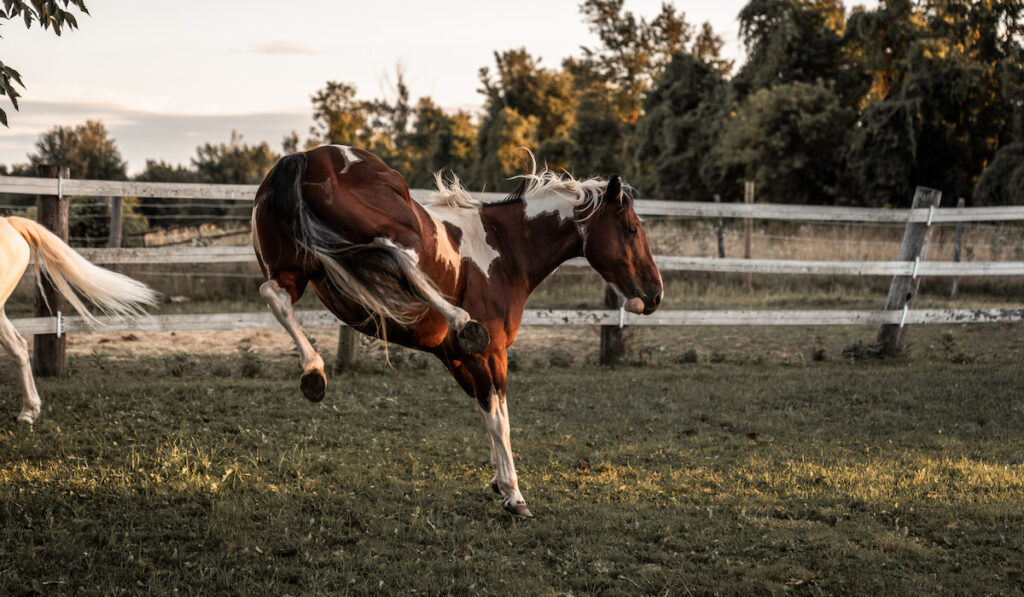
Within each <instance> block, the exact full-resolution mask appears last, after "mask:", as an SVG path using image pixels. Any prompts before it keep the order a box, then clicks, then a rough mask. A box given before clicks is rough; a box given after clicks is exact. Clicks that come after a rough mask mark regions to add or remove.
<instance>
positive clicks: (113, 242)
mask: <svg viewBox="0 0 1024 597" xmlns="http://www.w3.org/2000/svg"><path fill="white" fill-rule="evenodd" d="M107 201H108V202H109V203H110V236H109V237H108V238H107V246H108V247H110V248H112V249H119V248H121V229H122V227H123V225H122V222H123V221H124V197H107Z"/></svg>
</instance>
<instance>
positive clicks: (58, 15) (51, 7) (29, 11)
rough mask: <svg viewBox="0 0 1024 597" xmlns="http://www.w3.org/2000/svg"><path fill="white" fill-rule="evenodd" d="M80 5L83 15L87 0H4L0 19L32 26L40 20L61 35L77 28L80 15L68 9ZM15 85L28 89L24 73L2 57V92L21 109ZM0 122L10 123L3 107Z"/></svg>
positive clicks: (0, 111) (0, 75) (0, 8)
mask: <svg viewBox="0 0 1024 597" xmlns="http://www.w3.org/2000/svg"><path fill="white" fill-rule="evenodd" d="M72 7H74V8H77V9H78V10H79V11H81V12H82V13H83V14H89V10H88V9H86V7H85V1H84V0H31V1H29V2H25V1H24V0H4V2H3V5H2V6H0V21H11V20H14V19H19V20H22V21H24V23H25V26H26V27H28V28H31V27H32V23H38V24H39V25H40V26H42V28H43V29H52V30H53V32H54V34H56V35H57V36H60V34H61V33H62V32H63V31H64V30H65V29H77V28H78V18H77V17H75V14H74V12H72V11H71V10H68V9H69V8H72ZM15 85H17V86H19V87H21V88H22V89H24V88H25V84H24V83H23V82H22V80H21V73H19V72H18V71H16V70H14V69H13V68H11V67H10V66H7V65H6V64H4V63H3V61H2V60H0V95H6V96H7V97H8V99H10V101H11V105H12V106H14V109H15V110H17V109H18V98H19V97H20V96H21V94H20V93H18V90H17V89H16V88H15ZM0 124H2V125H4V126H7V113H6V112H4V110H3V108H0Z"/></svg>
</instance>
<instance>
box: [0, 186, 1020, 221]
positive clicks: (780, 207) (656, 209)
mask: <svg viewBox="0 0 1024 597" xmlns="http://www.w3.org/2000/svg"><path fill="white" fill-rule="evenodd" d="M63 186H64V188H63V191H64V194H65V195H91V196H100V197H113V196H122V197H161V198H170V199H222V200H237V201H252V200H253V198H254V197H255V195H256V189H257V186H256V185H221V184H205V183H164V182H132V181H109V180H75V179H70V180H66V181H64V182H63ZM57 192H58V189H57V179H55V178H30V177H22V176H0V194H2V193H13V194H22V195H56V194H57ZM430 192H431V191H430V190H427V189H413V190H412V191H411V193H412V196H413V198H414V199H417V200H422V199H423V198H424V197H425V196H426V195H427V194H428V193H430ZM472 194H473V196H474V197H477V198H478V199H481V200H482V201H485V202H490V201H495V200H500V199H502V198H503V197H504V195H502V194H501V193H472ZM636 211H637V213H638V214H640V215H641V216H651V217H672V218H753V219H760V220H791V221H804V222H815V221H816V222H821V221H827V222H834V221H843V222H874V223H894V224H906V223H907V222H928V221H931V222H932V223H934V224H942V223H955V222H997V221H1014V220H1024V206H1001V207H972V208H963V209H957V208H936V209H935V210H928V209H876V208H870V207H834V206H820V205H788V204H776V203H758V204H751V205H746V204H743V203H712V202H698V201H666V200H654V199H640V200H638V201H637V202H636Z"/></svg>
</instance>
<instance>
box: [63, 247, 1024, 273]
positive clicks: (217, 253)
mask: <svg viewBox="0 0 1024 597" xmlns="http://www.w3.org/2000/svg"><path fill="white" fill-rule="evenodd" d="M78 252H79V253H81V254H82V255H83V256H84V257H85V258H86V259H88V260H90V261H92V262H93V263H98V264H103V265H114V264H174V263H197V264H198V263H255V262H256V255H255V254H254V253H253V250H252V247H249V246H235V247H161V248H153V249H78ZM654 259H655V261H656V262H657V264H658V268H659V269H661V270H663V271H686V272H751V273H755V274H812V275H835V276H912V275H914V273H915V270H916V272H917V275H918V276H1024V261H977V262H971V263H958V262H954V261H922V262H920V263H916V264H915V263H913V262H908V261H802V260H797V259H721V258H715V257H676V256H670V255H658V256H656V257H655V258H654ZM589 267H590V265H589V264H588V263H587V260H586V259H584V258H582V257H578V258H575V259H571V260H569V261H567V262H566V263H565V264H564V265H562V268H565V269H581V268H589Z"/></svg>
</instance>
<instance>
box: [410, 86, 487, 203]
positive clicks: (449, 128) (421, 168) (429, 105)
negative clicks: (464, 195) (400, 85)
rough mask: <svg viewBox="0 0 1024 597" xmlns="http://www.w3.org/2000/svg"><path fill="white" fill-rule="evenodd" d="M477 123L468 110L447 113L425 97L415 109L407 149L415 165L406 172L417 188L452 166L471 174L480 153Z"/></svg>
mask: <svg viewBox="0 0 1024 597" xmlns="http://www.w3.org/2000/svg"><path fill="white" fill-rule="evenodd" d="M477 134H478V131H477V127H476V126H475V125H474V124H473V120H472V117H471V116H470V114H469V113H468V112H465V111H459V112H456V113H455V114H453V115H449V114H447V113H446V112H445V111H444V110H442V109H441V108H440V107H438V106H437V105H436V104H435V103H434V102H433V101H431V100H430V98H426V97H424V98H421V99H420V100H419V102H418V103H417V104H416V108H415V110H414V113H413V127H412V131H411V132H410V133H409V136H408V143H407V148H406V149H407V151H408V153H409V158H410V161H411V169H410V171H409V172H408V173H407V174H406V178H407V179H408V181H409V185H410V186H411V187H413V188H429V187H431V186H433V184H434V173H435V172H439V171H442V170H449V171H451V172H454V173H455V174H457V175H458V176H460V177H465V176H470V175H471V170H472V168H473V165H474V161H475V157H476V141H477Z"/></svg>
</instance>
